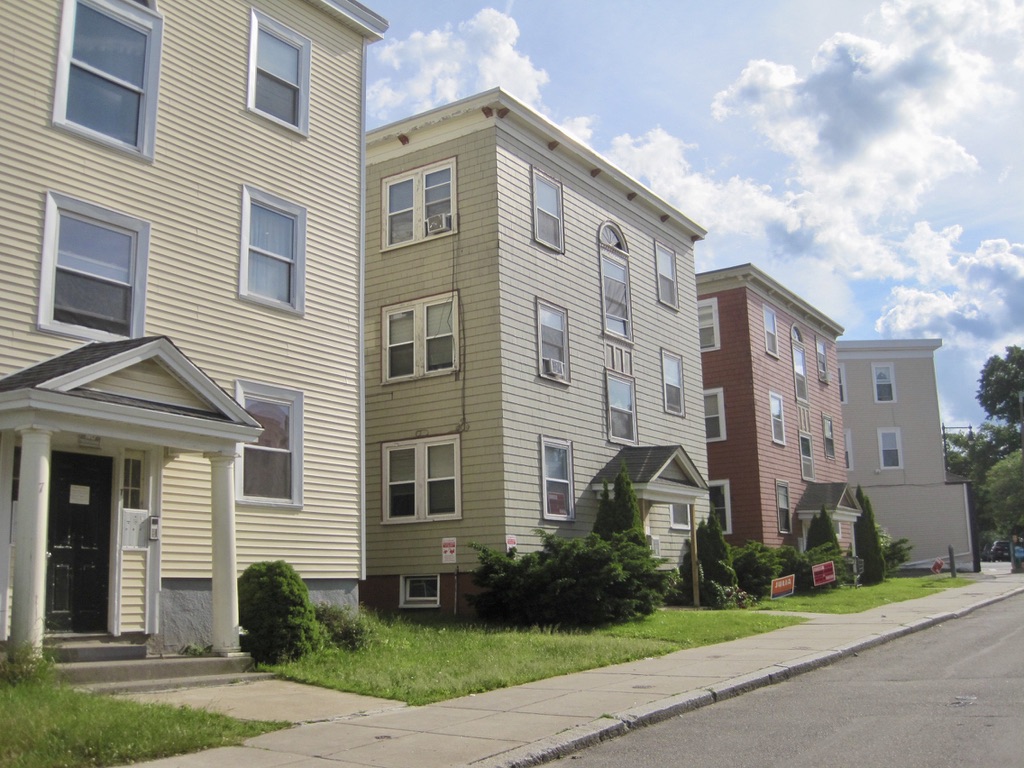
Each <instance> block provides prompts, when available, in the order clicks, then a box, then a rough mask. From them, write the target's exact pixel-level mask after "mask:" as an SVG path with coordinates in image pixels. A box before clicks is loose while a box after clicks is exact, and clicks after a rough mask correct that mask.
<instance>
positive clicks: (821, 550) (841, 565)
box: [804, 544, 852, 592]
mask: <svg viewBox="0 0 1024 768" xmlns="http://www.w3.org/2000/svg"><path fill="white" fill-rule="evenodd" d="M804 557H805V558H806V559H807V572H806V573H807V579H808V581H807V585H806V591H808V592H811V591H813V590H814V589H832V588H835V587H838V586H841V585H843V584H851V583H852V575H851V574H850V570H849V568H848V567H847V563H846V558H845V557H844V556H843V550H842V549H840V548H839V545H838V544H822V545H821V546H818V547H815V548H814V549H808V550H807V551H806V552H804ZM829 560H831V561H832V562H833V563H835V569H836V580H835V581H834V582H832V583H831V584H829V585H827V586H824V587H815V586H814V575H813V572H812V567H813V566H815V565H819V564H820V563H825V562H828V561H829Z"/></svg>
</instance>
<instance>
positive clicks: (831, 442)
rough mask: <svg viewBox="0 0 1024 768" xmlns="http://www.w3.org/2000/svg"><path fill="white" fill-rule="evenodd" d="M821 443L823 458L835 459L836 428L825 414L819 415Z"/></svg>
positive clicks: (830, 418)
mask: <svg viewBox="0 0 1024 768" xmlns="http://www.w3.org/2000/svg"><path fill="white" fill-rule="evenodd" d="M821 441H822V444H823V448H824V451H825V458H826V459H834V458H835V457H836V426H835V422H834V421H833V419H832V417H831V416H829V415H828V414H827V413H823V414H821Z"/></svg>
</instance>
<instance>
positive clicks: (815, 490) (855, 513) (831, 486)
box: [796, 483, 861, 522]
mask: <svg viewBox="0 0 1024 768" xmlns="http://www.w3.org/2000/svg"><path fill="white" fill-rule="evenodd" d="M822 507H825V509H826V510H827V511H828V513H829V514H830V515H832V518H833V519H834V520H842V521H844V522H855V521H856V520H857V518H858V517H860V513H861V508H860V504H858V503H857V497H856V495H855V494H854V493H853V491H851V490H850V486H849V485H847V484H846V483H808V484H807V490H805V491H804V495H803V496H802V497H800V502H799V503H798V504H797V505H796V513H797V517H799V518H800V519H805V518H809V517H814V516H815V515H817V514H818V512H820V511H821V508H822Z"/></svg>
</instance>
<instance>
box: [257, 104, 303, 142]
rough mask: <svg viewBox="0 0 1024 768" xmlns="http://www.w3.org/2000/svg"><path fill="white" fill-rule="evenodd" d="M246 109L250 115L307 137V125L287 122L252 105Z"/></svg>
mask: <svg viewBox="0 0 1024 768" xmlns="http://www.w3.org/2000/svg"><path fill="white" fill-rule="evenodd" d="M247 109H248V111H249V114H251V115H256V116H257V117H259V118H262V119H263V120H266V121H267V122H269V123H272V124H273V125H276V126H278V127H279V128H284V129H285V130H286V131H289V132H291V133H295V134H298V135H299V136H301V137H302V138H304V139H308V138H309V126H308V125H304V124H303V125H295V124H294V123H289V122H287V121H285V120H282V119H281V118H279V117H277V116H275V115H272V114H270V113H269V112H263V111H262V110H259V109H256V107H253V106H250V107H248V108H247Z"/></svg>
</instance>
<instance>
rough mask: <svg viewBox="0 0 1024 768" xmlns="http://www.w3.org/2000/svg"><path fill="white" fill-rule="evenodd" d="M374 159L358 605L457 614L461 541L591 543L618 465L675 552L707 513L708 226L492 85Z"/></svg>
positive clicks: (384, 135)
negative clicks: (700, 279) (703, 245)
mask: <svg viewBox="0 0 1024 768" xmlns="http://www.w3.org/2000/svg"><path fill="white" fill-rule="evenodd" d="M367 158H368V167H367V189H366V196H367V224H366V244H367V264H366V314H365V323H366V346H365V355H366V358H365V373H366V468H367V473H366V485H367V488H366V491H367V495H366V498H367V523H366V524H367V574H368V575H367V579H366V581H365V582H364V583H363V584H362V585H361V588H360V596H361V598H362V599H363V600H364V601H365V602H366V603H367V604H370V605H373V606H377V607H381V608H385V609H394V608H397V607H406V608H414V607H432V608H435V609H436V608H440V609H441V610H444V611H449V612H450V611H455V610H463V609H464V597H465V595H466V594H467V592H468V591H469V590H471V589H472V588H473V584H472V581H471V572H472V571H473V569H474V568H475V566H476V562H477V559H476V552H475V551H474V550H473V548H472V546H471V545H472V544H474V543H477V544H482V545H486V546H488V547H491V548H497V549H502V550H503V549H504V548H506V547H513V546H514V547H516V548H517V549H518V550H519V551H530V550H533V549H536V548H537V547H538V546H539V544H540V538H539V536H538V534H537V531H538V530H543V531H547V532H553V533H557V534H558V535H562V536H582V535H586V534H587V533H589V532H590V530H591V528H592V527H593V523H594V516H595V512H596V509H597V504H598V495H599V493H600V491H601V487H602V480H603V479H605V478H607V479H609V480H611V479H612V478H613V476H614V475H615V474H616V473H617V472H618V470H619V467H620V466H621V465H622V463H623V462H625V463H626V465H627V468H628V469H629V471H630V474H631V478H632V480H633V482H634V485H635V488H636V489H637V494H638V496H639V498H640V501H641V506H642V511H643V515H644V522H645V527H646V529H647V532H648V534H649V537H650V541H651V543H652V546H653V547H654V548H655V549H656V551H657V552H659V553H660V554H661V555H662V556H664V557H666V558H667V560H668V562H669V563H671V564H673V565H677V564H678V563H679V559H680V557H681V552H682V549H683V545H684V543H685V542H686V541H687V540H688V538H689V532H690V526H691V525H692V523H693V521H694V520H695V519H696V518H697V517H698V516H700V515H706V514H707V489H706V483H705V481H704V477H705V476H706V471H707V460H706V451H705V442H704V412H703V397H702V384H701V369H700V351H699V346H698V335H697V313H696V292H695V285H694V243H695V242H696V241H697V240H700V239H701V238H702V237H703V236H704V234H705V232H704V230H703V229H702V228H701V227H699V226H698V225H696V224H694V223H693V222H692V221H691V220H690V219H688V218H687V217H686V216H685V215H683V214H682V213H680V212H679V211H678V210H676V209H675V208H673V207H672V206H671V205H669V204H668V203H666V202H665V201H664V200H662V199H660V198H659V197H657V196H656V195H654V194H653V193H652V192H651V191H650V190H648V189H646V188H645V187H644V186H643V185H641V184H640V183H638V182H637V181H635V180H633V179H632V178H630V177H628V176H627V175H626V174H624V173H623V172H622V171H620V170H618V169H617V168H616V167H614V166H613V165H612V164H610V163H609V162H608V161H607V160H605V159H604V158H602V157H600V156H599V155H598V154H596V153H595V152H593V151H592V150H590V149H589V148H587V147H586V146H585V145H583V144H582V143H581V142H579V141H577V140H576V139H574V138H572V137H571V136H570V135H569V134H567V133H566V132H564V131H562V130H561V129H559V128H558V127H557V126H555V125H554V124H553V123H551V122H550V121H548V120H547V119H545V118H544V117H542V116H541V115H539V114H538V113H537V112H535V111H534V110H532V109H530V108H529V107H527V106H525V105H524V104H522V103H521V102H519V101H518V100H516V99H515V98H513V97H512V96H510V95H509V94H507V93H505V92H503V91H501V90H499V89H496V90H492V91H488V92H486V93H482V94H479V95H477V96H473V97H470V98H467V99H464V100H462V101H459V102H457V103H454V104H451V105H448V106H445V107H441V108H438V109H435V110H433V111H431V112H427V113H424V114H420V115H416V116H414V117H411V118H409V119H407V120H402V121H399V122H396V123H393V124H391V125H388V126H384V127H381V128H378V129H375V130H373V131H371V132H370V133H369V134H368V136H367Z"/></svg>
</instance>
